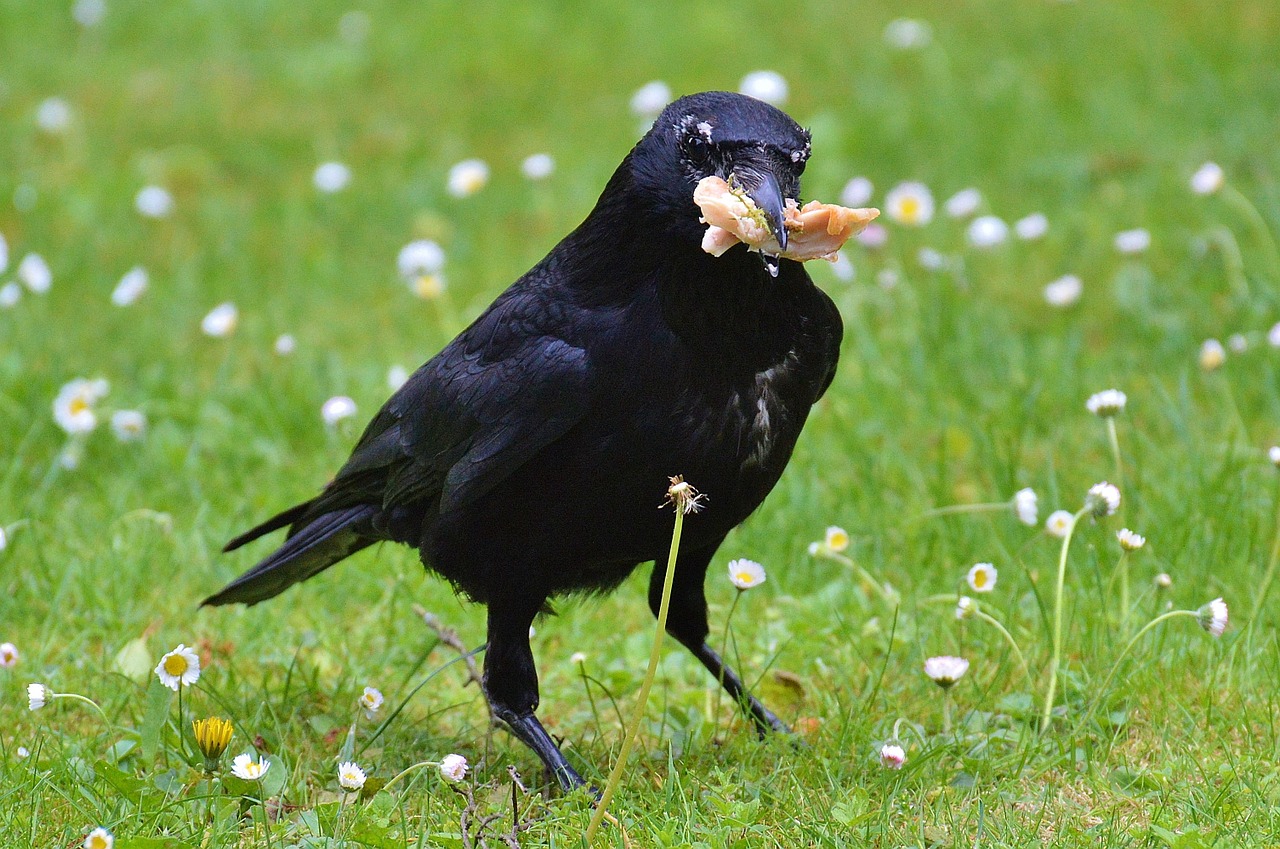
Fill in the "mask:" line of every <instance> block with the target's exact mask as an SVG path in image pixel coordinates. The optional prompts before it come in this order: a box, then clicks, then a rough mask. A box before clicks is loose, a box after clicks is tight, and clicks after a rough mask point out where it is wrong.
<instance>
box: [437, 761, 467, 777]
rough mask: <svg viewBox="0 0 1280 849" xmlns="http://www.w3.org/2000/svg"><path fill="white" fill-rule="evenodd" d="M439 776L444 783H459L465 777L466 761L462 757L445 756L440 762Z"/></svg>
mask: <svg viewBox="0 0 1280 849" xmlns="http://www.w3.org/2000/svg"><path fill="white" fill-rule="evenodd" d="M440 774H441V775H442V776H444V779H445V781H453V782H458V781H461V780H462V779H464V778H466V777H467V759H466V758H464V757H463V756H462V755H445V756H444V760H442V761H440Z"/></svg>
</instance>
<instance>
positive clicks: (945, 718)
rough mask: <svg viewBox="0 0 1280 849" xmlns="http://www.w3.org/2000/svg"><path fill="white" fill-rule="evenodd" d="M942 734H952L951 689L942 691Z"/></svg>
mask: <svg viewBox="0 0 1280 849" xmlns="http://www.w3.org/2000/svg"><path fill="white" fill-rule="evenodd" d="M942 733H943V734H950V733H951V688H950V687H948V688H947V689H945V690H943V691H942Z"/></svg>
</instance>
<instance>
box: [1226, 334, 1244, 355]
mask: <svg viewBox="0 0 1280 849" xmlns="http://www.w3.org/2000/svg"><path fill="white" fill-rule="evenodd" d="M1227 347H1228V348H1230V349H1231V353H1233V354H1243V353H1244V352H1245V351H1247V350H1249V337H1247V336H1245V335H1244V334H1243V333H1232V334H1231V335H1230V336H1228V337H1227Z"/></svg>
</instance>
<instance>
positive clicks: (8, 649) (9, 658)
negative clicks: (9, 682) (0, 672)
mask: <svg viewBox="0 0 1280 849" xmlns="http://www.w3.org/2000/svg"><path fill="white" fill-rule="evenodd" d="M17 662H18V647H17V646H15V645H14V644H13V643H0V667H4V668H6V669H9V668H12V667H13V666H14V665H15V664H16V663H17Z"/></svg>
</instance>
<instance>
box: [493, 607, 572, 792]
mask: <svg viewBox="0 0 1280 849" xmlns="http://www.w3.org/2000/svg"><path fill="white" fill-rule="evenodd" d="M541 606H542V599H540V598H539V599H537V600H536V601H533V602H531V601H530V599H528V598H522V599H515V600H510V601H507V600H504V601H492V602H490V604H489V645H488V648H487V649H486V651H485V655H484V694H485V697H486V698H487V699H488V700H489V706H490V708H491V709H492V711H493V715H494V716H495V717H497V718H498V719H500V720H502V721H503V722H504V723H506V725H507V726H508V727H509V728H510V729H511V731H512V733H514V734H515V735H516V737H518V738H520V740H521V742H523V743H524V744H525V745H526V746H528V747H529V748H530V749H533V751H534V754H536V755H537V756H538V757H539V758H541V759H542V762H543V763H544V764H545V765H546V767H547V769H549V770H550V771H551V773H552V774H553V775H554V776H555V777H556V781H557V782H559V784H560V787H561V789H563V790H565V791H566V792H568V791H570V790H574V789H576V788H578V787H582V786H583V785H585V784H586V782H585V781H583V780H582V776H580V775H578V773H577V771H576V770H574V768H573V767H571V766H569V762H568V761H566V760H565V758H564V755H563V754H562V753H561V752H560V747H558V746H557V745H556V744H555V741H553V740H552V739H551V735H550V734H548V733H547V729H545V728H543V727H542V723H541V722H539V721H538V717H536V716H534V713H533V712H534V711H535V710H537V709H538V670H537V668H536V667H535V666H534V664H533V651H532V650H531V649H530V648H529V626H530V625H531V624H533V617H534V616H535V615H537V612H538V610H539V609H540V608H541Z"/></svg>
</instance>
